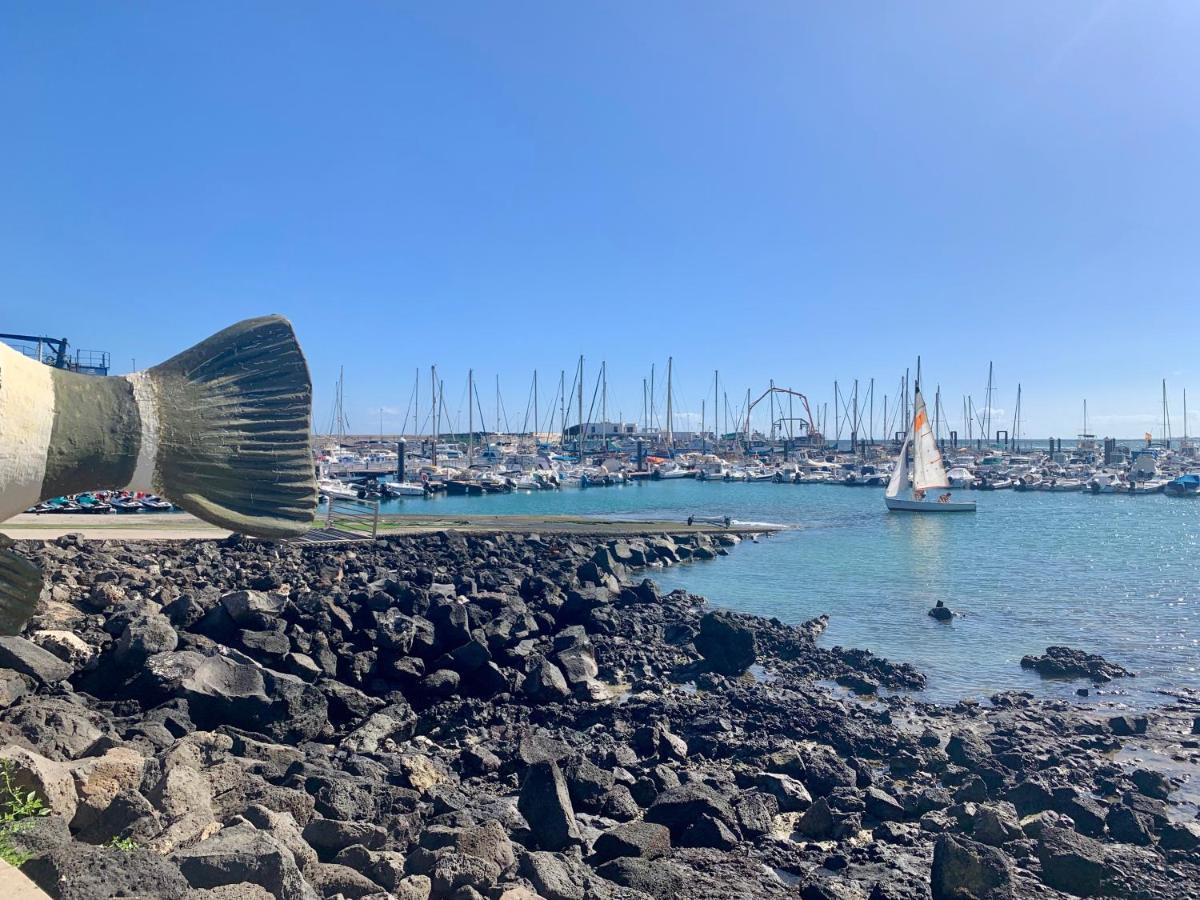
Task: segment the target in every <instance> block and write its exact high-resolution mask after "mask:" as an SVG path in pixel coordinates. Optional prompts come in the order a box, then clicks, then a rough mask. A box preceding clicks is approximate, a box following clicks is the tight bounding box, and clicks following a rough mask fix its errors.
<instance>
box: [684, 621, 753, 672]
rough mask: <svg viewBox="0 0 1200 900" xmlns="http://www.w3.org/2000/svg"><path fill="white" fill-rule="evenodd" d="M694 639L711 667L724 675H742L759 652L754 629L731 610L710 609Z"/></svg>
mask: <svg viewBox="0 0 1200 900" xmlns="http://www.w3.org/2000/svg"><path fill="white" fill-rule="evenodd" d="M692 643H693V644H694V645H695V647H696V650H697V651H698V652H699V653H700V655H701V656H703V657H704V661H705V662H706V663H707V664H708V666H709V668H711V669H712V670H713V671H714V672H719V673H720V674H722V675H741V674H742V673H743V672H745V671H746V670H747V669H749V668H750V667H751V666H752V665H754V661H755V659H756V658H757V655H758V645H757V642H756V641H755V639H754V632H752V631H751V630H750V629H749V628H747V627H746V626H745V625H743V624H741V623H740V622H739V621H738V620H737V619H735V618H734V617H733V616H731V615H729V614H728V613H720V612H710V613H707V614H706V615H705V616H704V617H703V618H702V619H701V620H700V633H699V634H698V635H696V637H695V638H694V639H693V641H692Z"/></svg>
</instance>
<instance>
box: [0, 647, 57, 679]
mask: <svg viewBox="0 0 1200 900" xmlns="http://www.w3.org/2000/svg"><path fill="white" fill-rule="evenodd" d="M0 669H12V670H13V671H15V672H20V673H21V674H22V675H28V676H29V677H31V678H35V679H37V680H38V681H40V682H42V683H44V684H55V683H56V682H59V681H65V680H66V679H68V678H70V677H71V675H72V674H74V672H75V669H74V667H73V666H71V665H68V664H67V663H65V662H63V661H62V660H61V659H59V658H58V657H57V656H55V655H54V654H53V653H51V652H50V651H49V650H43V649H42V648H41V647H39V646H38V645H37V644H35V643H33V641H30V640H26V639H25V638H23V637H0Z"/></svg>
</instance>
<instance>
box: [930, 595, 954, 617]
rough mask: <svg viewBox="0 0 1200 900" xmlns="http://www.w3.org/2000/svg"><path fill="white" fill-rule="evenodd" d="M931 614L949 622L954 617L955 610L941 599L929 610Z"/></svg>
mask: <svg viewBox="0 0 1200 900" xmlns="http://www.w3.org/2000/svg"><path fill="white" fill-rule="evenodd" d="M929 615H930V616H931V617H932V618H934V619H937V620H938V621H939V622H949V621H950V620H951V619H953V618H954V613H953V611H952V610H951V609H950V607H948V606H946V604H944V603H943V602H942V601H941V600H939V601H938V602H937V603H935V604H934V605H933V608H932V609H930V610H929Z"/></svg>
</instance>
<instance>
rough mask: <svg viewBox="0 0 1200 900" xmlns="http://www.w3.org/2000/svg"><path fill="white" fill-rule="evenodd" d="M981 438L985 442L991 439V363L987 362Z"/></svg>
mask: <svg viewBox="0 0 1200 900" xmlns="http://www.w3.org/2000/svg"><path fill="white" fill-rule="evenodd" d="M983 404H984V405H983V440H984V443H987V442H988V441H990V440H991V439H992V363H991V361H990V360H989V362H988V383H987V393H986V394H984V398H983Z"/></svg>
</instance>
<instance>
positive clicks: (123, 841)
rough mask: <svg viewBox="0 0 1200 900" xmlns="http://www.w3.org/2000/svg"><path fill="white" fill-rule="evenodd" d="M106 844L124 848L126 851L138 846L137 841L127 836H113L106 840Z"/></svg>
mask: <svg viewBox="0 0 1200 900" xmlns="http://www.w3.org/2000/svg"><path fill="white" fill-rule="evenodd" d="M108 846H110V847H113V848H114V849H117V850H124V851H125V852H126V853H131V852H132V851H134V850H136V849H137V848H138V845H137V841H135V840H134V839H133V838H129V837H115V838H113V839H112V840H111V841H109V842H108Z"/></svg>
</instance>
